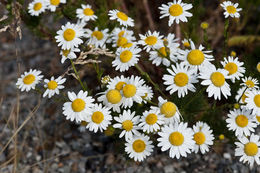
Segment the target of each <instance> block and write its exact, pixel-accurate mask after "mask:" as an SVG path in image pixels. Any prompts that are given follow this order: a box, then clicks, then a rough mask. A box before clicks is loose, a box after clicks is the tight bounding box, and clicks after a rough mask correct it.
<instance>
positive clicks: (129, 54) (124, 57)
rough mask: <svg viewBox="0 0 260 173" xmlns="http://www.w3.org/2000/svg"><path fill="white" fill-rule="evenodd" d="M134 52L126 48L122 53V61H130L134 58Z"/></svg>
mask: <svg viewBox="0 0 260 173" xmlns="http://www.w3.org/2000/svg"><path fill="white" fill-rule="evenodd" d="M132 56H133V53H132V52H131V51H129V50H124V51H123V52H122V53H121V54H120V61H121V62H123V63H126V62H128V61H130V60H131V59H132Z"/></svg>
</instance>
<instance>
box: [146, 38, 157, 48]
mask: <svg viewBox="0 0 260 173" xmlns="http://www.w3.org/2000/svg"><path fill="white" fill-rule="evenodd" d="M144 42H145V43H146V44H147V45H150V46H152V45H155V44H156V43H157V37H155V36H148V37H146V38H145V40H144Z"/></svg>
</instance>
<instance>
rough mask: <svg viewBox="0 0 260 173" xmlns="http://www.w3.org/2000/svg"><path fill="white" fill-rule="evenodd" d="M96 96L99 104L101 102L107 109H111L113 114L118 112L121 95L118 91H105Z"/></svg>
mask: <svg viewBox="0 0 260 173" xmlns="http://www.w3.org/2000/svg"><path fill="white" fill-rule="evenodd" d="M98 95H101V96H99V97H98V99H97V100H98V101H99V102H103V104H104V105H105V106H106V107H108V108H109V109H111V108H112V109H113V111H115V112H118V113H119V112H120V106H121V105H122V101H123V99H122V95H121V93H120V91H118V90H117V89H107V90H106V91H105V92H101V93H99V94H98Z"/></svg>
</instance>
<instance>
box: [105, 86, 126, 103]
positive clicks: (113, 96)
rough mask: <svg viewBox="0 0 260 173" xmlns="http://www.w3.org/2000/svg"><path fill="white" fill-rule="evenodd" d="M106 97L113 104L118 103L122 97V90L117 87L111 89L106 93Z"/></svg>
mask: <svg viewBox="0 0 260 173" xmlns="http://www.w3.org/2000/svg"><path fill="white" fill-rule="evenodd" d="M106 97H107V101H108V102H110V103H112V104H117V103H119V102H120V101H121V99H122V96H121V94H120V92H119V91H118V90H116V89H112V90H109V91H108V92H107V94H106Z"/></svg>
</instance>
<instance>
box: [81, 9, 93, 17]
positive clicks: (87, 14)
mask: <svg viewBox="0 0 260 173" xmlns="http://www.w3.org/2000/svg"><path fill="white" fill-rule="evenodd" d="M83 13H84V14H85V15H86V16H92V15H93V14H94V11H93V10H92V9H91V8H85V9H84V10H83Z"/></svg>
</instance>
